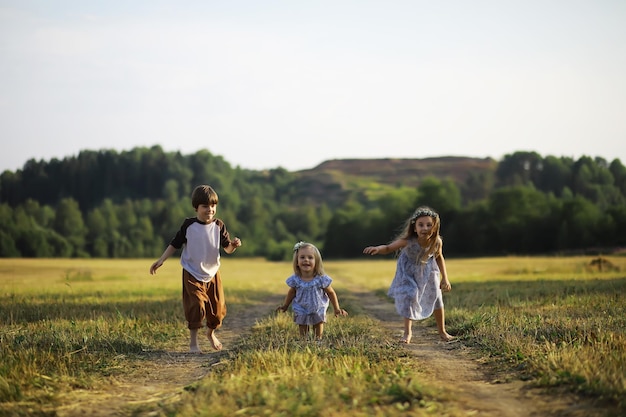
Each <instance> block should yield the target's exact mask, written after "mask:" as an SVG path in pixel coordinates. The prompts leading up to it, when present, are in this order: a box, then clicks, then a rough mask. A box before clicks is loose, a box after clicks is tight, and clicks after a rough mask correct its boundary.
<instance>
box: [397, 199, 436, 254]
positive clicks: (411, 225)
mask: <svg viewBox="0 0 626 417" xmlns="http://www.w3.org/2000/svg"><path fill="white" fill-rule="evenodd" d="M420 217H430V218H431V219H433V228H432V229H431V233H430V236H429V237H428V240H427V241H426V242H420V246H421V247H422V250H421V251H420V252H419V255H418V258H417V259H416V260H415V261H416V262H425V261H426V260H428V258H429V257H430V256H434V255H436V254H438V253H439V252H440V251H441V248H442V246H443V241H442V239H441V235H439V229H440V227H441V219H440V218H439V214H438V213H437V212H436V211H435V210H433V209H432V208H430V207H428V206H420V207H418V208H416V209H415V211H414V212H413V214H412V215H411V217H409V218H408V219H406V221H405V223H404V228H403V229H402V232H400V234H399V235H398V236H397V237H396V239H406V240H409V239H411V238H415V239H417V238H418V237H419V236H418V235H417V232H416V231H415V222H416V221H417V219H419V218H420Z"/></svg>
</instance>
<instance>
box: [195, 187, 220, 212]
mask: <svg viewBox="0 0 626 417" xmlns="http://www.w3.org/2000/svg"><path fill="white" fill-rule="evenodd" d="M218 200H219V199H218V197H217V193H216V192H215V190H214V189H213V188H211V186H210V185H198V186H197V187H196V188H194V190H193V192H192V193H191V205H192V206H193V208H194V209H197V208H198V206H199V205H200V204H206V205H207V206H210V205H212V204H217V202H218Z"/></svg>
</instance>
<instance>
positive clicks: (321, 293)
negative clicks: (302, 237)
mask: <svg viewBox="0 0 626 417" xmlns="http://www.w3.org/2000/svg"><path fill="white" fill-rule="evenodd" d="M293 272H294V274H293V275H291V276H290V277H289V278H287V285H288V286H289V291H288V292H287V296H286V297H285V301H284V302H283V305H281V306H279V307H278V308H277V309H276V310H277V311H282V312H285V311H287V309H288V308H289V305H290V304H291V303H292V302H293V306H292V309H293V320H294V322H295V323H296V324H297V325H298V328H299V329H300V335H301V336H305V337H306V336H308V334H309V327H310V326H312V327H313V331H314V333H315V338H316V339H317V340H321V339H322V334H323V333H324V323H326V310H328V305H329V304H330V303H332V305H333V309H334V310H335V316H347V315H348V313H347V312H346V310H343V309H342V308H341V307H339V300H338V299H337V294H336V293H335V290H334V289H333V288H332V287H331V285H330V284H331V283H332V281H333V280H332V279H331V278H330V277H329V276H328V275H326V273H325V272H324V265H323V263H322V256H321V255H320V251H319V250H318V249H317V248H316V247H315V246H314V245H313V244H311V243H307V242H298V243H296V245H295V246H294V248H293Z"/></svg>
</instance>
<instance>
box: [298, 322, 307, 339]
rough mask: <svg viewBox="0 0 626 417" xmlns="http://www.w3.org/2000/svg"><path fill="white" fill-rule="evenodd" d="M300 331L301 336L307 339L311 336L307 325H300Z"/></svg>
mask: <svg viewBox="0 0 626 417" xmlns="http://www.w3.org/2000/svg"><path fill="white" fill-rule="evenodd" d="M298 329H300V336H302V337H306V336H307V335H308V334H309V326H307V325H306V324H298Z"/></svg>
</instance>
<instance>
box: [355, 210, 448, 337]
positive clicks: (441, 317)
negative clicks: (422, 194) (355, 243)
mask: <svg viewBox="0 0 626 417" xmlns="http://www.w3.org/2000/svg"><path fill="white" fill-rule="evenodd" d="M439 227H440V219H439V214H437V213H436V212H435V211H434V210H433V209H431V208H430V207H426V206H422V207H418V208H417V209H416V210H415V212H414V213H413V215H412V216H411V217H410V218H409V219H407V221H406V222H405V227H404V230H403V232H402V233H400V235H399V236H398V237H397V238H396V239H395V240H394V241H393V242H391V243H390V244H388V245H379V246H368V247H366V248H365V249H363V253H365V254H367V255H385V254H388V253H392V252H395V251H397V250H400V254H399V256H398V260H397V264H396V273H395V276H394V278H393V281H392V282H391V286H390V287H389V291H388V293H387V294H388V295H389V296H390V297H392V298H393V299H394V301H395V305H396V311H397V312H398V314H400V315H401V316H402V317H404V336H403V337H402V339H401V342H403V343H410V342H411V336H412V330H411V327H412V324H413V320H423V319H425V318H427V317H430V316H431V315H433V314H434V315H435V321H436V322H437V330H438V331H439V336H440V337H441V340H443V341H446V342H449V341H451V340H453V339H454V337H452V336H450V335H449V334H448V332H446V324H445V314H444V309H443V297H442V295H441V292H442V291H450V290H451V289H452V287H451V286H450V281H448V273H447V271H446V263H445V260H444V258H443V252H442V246H443V243H442V240H441V236H440V235H439Z"/></svg>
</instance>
